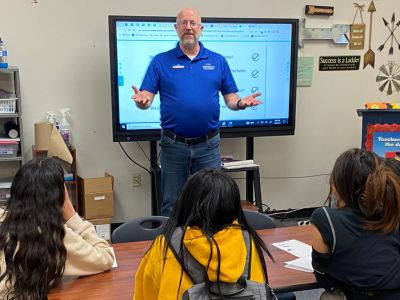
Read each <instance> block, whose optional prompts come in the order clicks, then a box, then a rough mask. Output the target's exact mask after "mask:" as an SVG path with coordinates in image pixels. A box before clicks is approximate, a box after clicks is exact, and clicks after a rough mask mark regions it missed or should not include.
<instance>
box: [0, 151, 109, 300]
mask: <svg viewBox="0 0 400 300" xmlns="http://www.w3.org/2000/svg"><path fill="white" fill-rule="evenodd" d="M0 216H1V219H0V251H1V252H0V260H1V261H0V274H1V275H0V299H18V300H26V299H28V300H43V299H47V293H48V292H49V290H50V288H51V287H52V286H53V284H55V283H56V281H57V280H58V279H60V278H61V276H62V275H63V274H64V275H89V274H95V273H99V272H103V271H105V270H109V269H110V268H111V266H112V264H113V255H112V250H111V248H110V246H109V245H108V243H107V242H106V241H105V240H103V239H101V238H99V237H97V235H96V232H95V229H94V227H93V225H92V224H90V223H89V222H86V221H82V219H81V218H80V217H79V216H78V215H77V214H76V213H75V210H74V208H73V206H72V204H71V201H70V199H69V197H68V193H67V190H66V188H65V186H64V171H63V168H62V167H61V166H60V165H59V163H58V162H57V161H56V159H54V158H42V157H38V158H34V159H33V160H31V161H29V162H27V163H26V164H25V165H24V166H23V167H22V168H21V169H20V170H19V171H18V173H17V174H16V175H15V177H14V180H13V182H12V186H11V197H10V199H9V200H8V201H7V205H6V208H5V210H3V209H1V210H0Z"/></svg>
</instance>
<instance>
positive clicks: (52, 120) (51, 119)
mask: <svg viewBox="0 0 400 300" xmlns="http://www.w3.org/2000/svg"><path fill="white" fill-rule="evenodd" d="M46 120H47V122H49V123H52V124H54V125H55V124H56V119H55V117H54V112H53V111H48V112H47V113H46Z"/></svg>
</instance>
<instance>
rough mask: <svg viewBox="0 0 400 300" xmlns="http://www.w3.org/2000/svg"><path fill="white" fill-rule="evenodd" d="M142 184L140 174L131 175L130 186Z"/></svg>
mask: <svg viewBox="0 0 400 300" xmlns="http://www.w3.org/2000/svg"><path fill="white" fill-rule="evenodd" d="M141 184H142V176H141V174H140V173H133V175H132V186H133V187H137V186H141Z"/></svg>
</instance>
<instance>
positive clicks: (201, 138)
mask: <svg viewBox="0 0 400 300" xmlns="http://www.w3.org/2000/svg"><path fill="white" fill-rule="evenodd" d="M218 133H219V130H218V129H217V130H214V131H210V132H209V133H208V134H206V135H204V136H199V137H194V138H185V137H183V136H179V135H176V134H175V133H173V132H172V131H169V130H166V129H163V135H165V136H166V137H169V138H170V139H173V140H175V141H177V142H181V143H185V144H188V145H196V144H199V143H203V142H205V141H207V140H208V139H211V138H213V137H214V136H216V135H217V134H218Z"/></svg>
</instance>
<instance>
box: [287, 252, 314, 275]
mask: <svg viewBox="0 0 400 300" xmlns="http://www.w3.org/2000/svg"><path fill="white" fill-rule="evenodd" d="M285 268H289V269H294V270H298V271H303V272H308V273H313V272H314V269H313V267H312V264H311V255H310V256H304V257H300V258H296V259H294V260H291V261H287V262H286V265H285Z"/></svg>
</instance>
